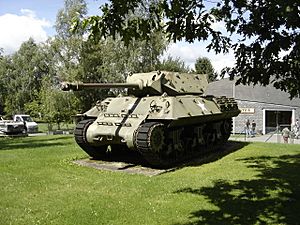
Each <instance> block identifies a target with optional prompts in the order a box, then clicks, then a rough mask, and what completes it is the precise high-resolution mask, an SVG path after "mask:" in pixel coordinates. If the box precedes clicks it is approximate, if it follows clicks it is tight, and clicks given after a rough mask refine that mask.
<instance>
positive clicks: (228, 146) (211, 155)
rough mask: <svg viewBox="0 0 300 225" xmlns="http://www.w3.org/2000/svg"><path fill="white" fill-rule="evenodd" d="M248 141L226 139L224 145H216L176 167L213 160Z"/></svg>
mask: <svg viewBox="0 0 300 225" xmlns="http://www.w3.org/2000/svg"><path fill="white" fill-rule="evenodd" d="M248 144H249V143H248V142H239V141H228V142H226V143H225V144H224V145H222V146H220V147H218V148H217V149H215V150H214V151H213V152H208V153H205V154H202V155H198V156H196V157H193V158H192V159H188V160H185V161H184V162H181V163H180V164H179V165H177V167H176V169H180V168H184V167H187V166H201V165H203V164H206V163H211V162H215V161H217V160H219V159H221V158H223V157H225V156H227V155H229V154H231V153H233V152H235V151H238V150H240V149H242V148H243V147H245V146H247V145H248Z"/></svg>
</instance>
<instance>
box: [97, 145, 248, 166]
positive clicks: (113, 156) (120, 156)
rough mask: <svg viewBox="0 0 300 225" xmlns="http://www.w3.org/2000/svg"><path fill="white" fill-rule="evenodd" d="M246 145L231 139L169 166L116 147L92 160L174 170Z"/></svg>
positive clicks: (223, 154)
mask: <svg viewBox="0 0 300 225" xmlns="http://www.w3.org/2000/svg"><path fill="white" fill-rule="evenodd" d="M246 145H248V143H247V142H237V141H229V142H228V143H226V144H224V145H223V146H222V147H219V148H217V149H216V150H215V151H214V152H211V153H205V154H202V155H197V156H194V157H192V158H191V157H187V159H185V160H182V161H180V162H178V163H176V164H175V165H174V164H173V165H172V166H169V167H154V166H151V165H150V164H149V163H148V162H147V161H146V160H145V159H144V158H143V157H142V155H141V154H139V153H138V152H137V151H132V150H128V149H126V148H120V149H114V150H113V151H111V152H109V153H108V154H106V155H104V156H102V158H101V160H100V161H99V160H97V159H92V162H97V161H99V162H121V163H125V164H128V167H134V166H142V167H146V168H151V169H159V170H162V169H163V170H165V171H166V172H172V171H176V170H179V169H181V168H184V167H188V166H200V165H202V164H205V163H210V162H214V161H216V160H219V159H220V158H222V157H224V156H226V155H228V154H230V153H232V152H235V151H237V150H239V149H241V148H243V147H244V146H246Z"/></svg>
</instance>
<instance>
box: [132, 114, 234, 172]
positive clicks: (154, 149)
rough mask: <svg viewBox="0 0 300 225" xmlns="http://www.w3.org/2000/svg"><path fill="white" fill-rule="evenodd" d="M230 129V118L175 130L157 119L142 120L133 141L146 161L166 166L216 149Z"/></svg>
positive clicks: (226, 136)
mask: <svg viewBox="0 0 300 225" xmlns="http://www.w3.org/2000/svg"><path fill="white" fill-rule="evenodd" d="M231 130H232V120H231V119H227V120H223V121H215V122H213V123H209V124H198V125H195V126H189V127H183V128H182V127H181V128H175V129H168V128H167V125H166V124H163V123H161V122H146V123H144V124H141V125H140V127H139V128H138V129H137V131H136V134H135V138H134V142H135V146H136V148H137V150H138V152H139V153H140V154H141V155H142V156H143V158H144V159H145V160H146V161H147V162H148V163H149V164H151V165H152V166H155V167H170V166H173V165H175V164H177V163H179V162H182V161H185V160H187V159H190V158H193V157H195V156H200V155H203V154H205V153H207V152H212V151H215V150H217V149H218V148H219V147H220V146H221V145H222V144H224V143H225V142H226V141H227V140H228V138H229V136H230V133H231ZM196 131H197V132H196ZM159 134H161V136H162V138H159V137H158V136H159ZM153 135H154V136H155V135H156V137H153Z"/></svg>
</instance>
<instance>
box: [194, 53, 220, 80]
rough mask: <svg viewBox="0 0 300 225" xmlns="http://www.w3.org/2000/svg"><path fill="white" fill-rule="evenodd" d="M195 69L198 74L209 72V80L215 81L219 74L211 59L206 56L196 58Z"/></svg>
mask: <svg viewBox="0 0 300 225" xmlns="http://www.w3.org/2000/svg"><path fill="white" fill-rule="evenodd" d="M195 70H196V73H197V74H207V77H208V81H209V82H212V81H215V80H216V78H217V76H218V75H217V73H216V72H215V70H214V67H213V65H212V64H211V61H210V60H209V58H206V57H199V58H197V59H196V63H195Z"/></svg>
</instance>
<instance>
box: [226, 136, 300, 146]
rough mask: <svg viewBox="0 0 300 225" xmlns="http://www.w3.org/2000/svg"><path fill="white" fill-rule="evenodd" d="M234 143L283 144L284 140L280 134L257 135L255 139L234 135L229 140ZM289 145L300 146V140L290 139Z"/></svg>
mask: <svg viewBox="0 0 300 225" xmlns="http://www.w3.org/2000/svg"><path fill="white" fill-rule="evenodd" d="M229 140H233V141H247V142H256V141H258V142H267V143H283V138H282V136H281V135H279V134H266V135H257V136H255V137H251V138H247V137H246V136H245V135H234V136H231V137H230V138H229ZM289 144H300V139H289Z"/></svg>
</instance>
